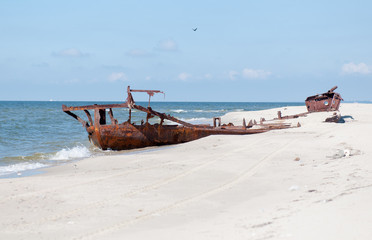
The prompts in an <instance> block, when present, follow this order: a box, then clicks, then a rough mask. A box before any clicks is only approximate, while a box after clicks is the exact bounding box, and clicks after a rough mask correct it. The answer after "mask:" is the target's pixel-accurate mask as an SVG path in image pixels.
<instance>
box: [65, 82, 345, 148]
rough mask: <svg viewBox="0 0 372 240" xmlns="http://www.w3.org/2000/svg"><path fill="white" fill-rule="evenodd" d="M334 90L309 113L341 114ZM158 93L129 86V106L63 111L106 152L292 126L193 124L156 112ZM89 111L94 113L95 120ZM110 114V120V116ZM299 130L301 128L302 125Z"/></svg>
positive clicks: (314, 100) (309, 102)
mask: <svg viewBox="0 0 372 240" xmlns="http://www.w3.org/2000/svg"><path fill="white" fill-rule="evenodd" d="M334 89H336V87H334V88H332V89H331V90H330V91H328V92H327V93H324V94H322V95H316V96H312V97H308V98H307V99H306V106H307V108H308V111H309V112H313V111H330V110H338V107H339V105H340V100H341V99H342V98H341V97H340V95H339V94H336V93H334V92H333V90H334ZM132 92H144V93H147V94H148V95H149V103H148V107H147V108H146V107H143V106H140V105H137V104H136V103H135V101H134V99H133V96H132ZM155 93H162V92H161V91H159V90H134V89H130V87H129V86H128V88H127V94H128V97H127V99H126V102H125V103H119V104H106V105H97V104H94V105H87V106H71V107H68V106H65V105H62V110H63V111H64V112H65V113H67V114H68V115H70V116H72V117H73V118H75V119H76V120H78V121H79V122H80V123H81V124H82V125H83V127H84V128H85V129H86V131H87V133H88V137H89V140H90V141H91V142H93V144H94V145H96V146H97V147H99V148H101V149H103V150H107V149H111V150H126V149H134V148H143V147H149V146H161V145H168V144H177V143H184V142H189V141H193V140H196V139H199V138H203V137H207V136H210V135H217V134H225V135H245V134H255V133H262V132H267V131H269V130H273V129H283V128H289V127H291V125H290V124H286V123H283V122H280V123H266V122H265V119H261V121H260V123H257V122H256V121H252V120H251V121H249V123H248V124H246V121H245V119H243V124H242V125H241V126H234V125H233V124H232V123H229V124H221V118H220V117H215V118H213V126H211V125H209V124H191V123H188V122H184V121H182V120H180V119H177V118H175V117H173V116H171V115H168V114H165V113H160V112H157V111H155V110H153V109H152V108H151V107H150V99H151V97H152V96H154V94H155ZM324 106H326V107H324ZM113 108H128V109H129V111H128V120H127V121H125V122H122V123H119V122H118V120H117V119H116V118H114V114H113V110H112V109H113ZM132 109H136V110H139V111H142V112H144V113H146V114H147V115H146V120H145V121H144V120H142V121H141V123H140V124H136V123H133V122H132ZM78 110H80V111H84V112H85V114H86V116H87V118H88V121H85V120H83V119H82V118H80V117H79V116H77V115H76V114H74V113H72V111H78ZM89 110H90V111H93V113H94V115H93V117H92V115H91V113H90V111H89ZM107 114H108V116H109V118H108V117H107V116H106V115H107ZM304 115H305V114H300V115H294V116H286V117H282V116H281V113H280V112H278V118H277V119H288V118H296V117H299V116H304ZM153 117H158V118H159V123H155V124H151V123H149V119H150V118H153ZM164 120H168V121H171V122H173V123H174V124H165V122H164ZM298 126H300V125H299V124H298Z"/></svg>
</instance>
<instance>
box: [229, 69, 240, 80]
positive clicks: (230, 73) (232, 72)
mask: <svg viewBox="0 0 372 240" xmlns="http://www.w3.org/2000/svg"><path fill="white" fill-rule="evenodd" d="M238 75H239V73H238V72H236V71H230V72H229V78H230V80H235V78H236V77H237V76H238Z"/></svg>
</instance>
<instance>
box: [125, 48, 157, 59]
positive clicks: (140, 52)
mask: <svg viewBox="0 0 372 240" xmlns="http://www.w3.org/2000/svg"><path fill="white" fill-rule="evenodd" d="M127 55H129V56H131V57H147V56H150V55H151V54H150V53H149V52H147V51H145V50H142V49H132V50H130V51H128V52H127Z"/></svg>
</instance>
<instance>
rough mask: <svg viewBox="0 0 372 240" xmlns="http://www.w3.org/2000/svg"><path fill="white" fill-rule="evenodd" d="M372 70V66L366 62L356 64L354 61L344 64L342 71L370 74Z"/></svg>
mask: <svg viewBox="0 0 372 240" xmlns="http://www.w3.org/2000/svg"><path fill="white" fill-rule="evenodd" d="M371 72H372V66H368V65H367V64H365V63H359V64H355V63H353V62H351V63H346V64H344V65H343V66H342V73H344V74H351V73H360V74H369V73H371Z"/></svg>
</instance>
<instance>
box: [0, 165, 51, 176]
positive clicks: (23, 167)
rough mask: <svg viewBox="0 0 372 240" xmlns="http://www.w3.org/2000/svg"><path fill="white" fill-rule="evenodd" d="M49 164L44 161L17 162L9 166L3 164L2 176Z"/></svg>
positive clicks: (0, 172)
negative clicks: (43, 162)
mask: <svg viewBox="0 0 372 240" xmlns="http://www.w3.org/2000/svg"><path fill="white" fill-rule="evenodd" d="M47 166H48V165H46V164H42V163H32V162H24V163H17V164H12V165H8V166H1V167H0V176H3V175H8V174H12V173H17V172H22V171H26V170H32V169H38V168H43V167H47Z"/></svg>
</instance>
